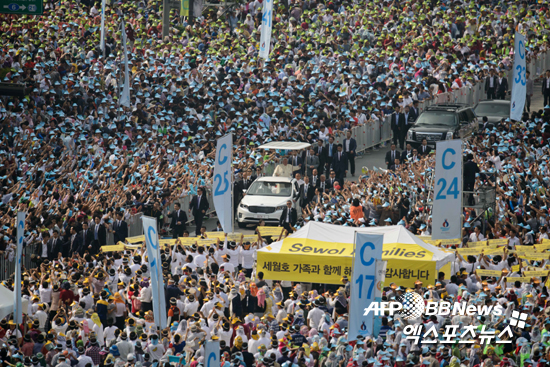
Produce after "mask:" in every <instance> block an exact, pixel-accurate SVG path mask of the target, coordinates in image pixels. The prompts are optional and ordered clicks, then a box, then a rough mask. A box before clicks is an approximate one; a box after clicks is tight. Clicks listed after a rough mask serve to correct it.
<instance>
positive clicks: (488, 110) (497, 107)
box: [476, 103, 510, 117]
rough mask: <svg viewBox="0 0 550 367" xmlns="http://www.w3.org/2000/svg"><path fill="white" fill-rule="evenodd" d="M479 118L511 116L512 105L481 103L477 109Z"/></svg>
mask: <svg viewBox="0 0 550 367" xmlns="http://www.w3.org/2000/svg"><path fill="white" fill-rule="evenodd" d="M476 115H477V116H498V117H508V116H510V105H509V104H504V103H480V104H479V105H478V106H477V107H476Z"/></svg>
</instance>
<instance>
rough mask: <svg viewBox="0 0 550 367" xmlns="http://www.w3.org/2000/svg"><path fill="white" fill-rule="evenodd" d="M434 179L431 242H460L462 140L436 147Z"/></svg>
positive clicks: (447, 141)
mask: <svg viewBox="0 0 550 367" xmlns="http://www.w3.org/2000/svg"><path fill="white" fill-rule="evenodd" d="M434 176H435V179H434V198H433V214H432V217H433V220H432V239H433V240H452V239H455V238H462V140H446V141H439V142H437V143H436V149H435V173H434ZM473 189H474V188H473V187H472V190H473Z"/></svg>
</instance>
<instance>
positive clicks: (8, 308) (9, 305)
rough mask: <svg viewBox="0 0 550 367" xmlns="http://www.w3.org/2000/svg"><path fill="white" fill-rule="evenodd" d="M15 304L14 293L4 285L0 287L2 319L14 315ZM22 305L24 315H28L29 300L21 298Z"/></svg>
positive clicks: (0, 317) (0, 316) (0, 315)
mask: <svg viewBox="0 0 550 367" xmlns="http://www.w3.org/2000/svg"><path fill="white" fill-rule="evenodd" d="M13 303H14V302H13V292H12V291H10V290H9V289H8V288H6V287H4V286H3V285H0V319H3V318H4V317H6V316H8V315H9V314H11V313H13ZM21 305H22V307H23V310H22V311H23V313H24V314H27V310H28V307H29V300H28V299H26V298H23V297H21Z"/></svg>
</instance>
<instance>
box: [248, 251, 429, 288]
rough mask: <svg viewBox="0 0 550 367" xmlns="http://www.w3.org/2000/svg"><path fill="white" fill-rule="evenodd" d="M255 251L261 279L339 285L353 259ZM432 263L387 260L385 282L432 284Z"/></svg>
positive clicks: (407, 285) (349, 274)
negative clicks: (419, 281) (262, 276)
mask: <svg viewBox="0 0 550 367" xmlns="http://www.w3.org/2000/svg"><path fill="white" fill-rule="evenodd" d="M257 254H258V265H257V269H258V271H261V272H263V273H264V277H265V279H272V280H288V281H296V282H306V283H310V282H311V283H326V284H342V280H341V279H342V276H344V275H346V276H348V277H350V276H351V268H352V260H353V258H352V257H348V256H295V255H291V254H287V253H286V254H282V253H269V252H263V251H262V252H258V253H257ZM435 266H436V263H435V261H408V262H405V261H402V260H389V261H388V263H387V266H386V280H385V284H390V283H395V284H397V285H398V286H399V285H400V286H403V287H414V282H415V281H417V280H421V281H422V282H424V283H425V284H426V285H428V284H435V279H436V277H437V273H436V268H435Z"/></svg>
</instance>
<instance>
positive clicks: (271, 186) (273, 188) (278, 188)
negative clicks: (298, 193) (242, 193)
mask: <svg viewBox="0 0 550 367" xmlns="http://www.w3.org/2000/svg"><path fill="white" fill-rule="evenodd" d="M291 194H292V183H290V182H268V181H254V182H253V183H252V185H250V187H249V188H248V191H246V195H261V196H284V197H290V195H291Z"/></svg>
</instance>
